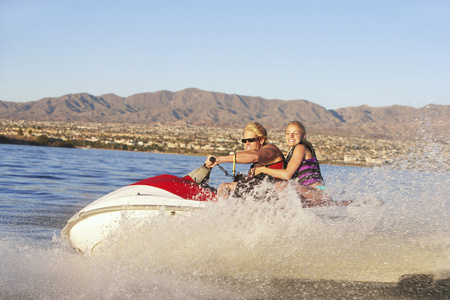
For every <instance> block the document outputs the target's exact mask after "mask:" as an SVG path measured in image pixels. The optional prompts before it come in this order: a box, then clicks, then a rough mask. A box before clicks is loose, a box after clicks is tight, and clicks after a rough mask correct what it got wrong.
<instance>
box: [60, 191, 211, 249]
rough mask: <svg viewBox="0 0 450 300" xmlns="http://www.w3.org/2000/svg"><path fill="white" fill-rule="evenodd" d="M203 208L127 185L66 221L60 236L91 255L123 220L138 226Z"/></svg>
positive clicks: (159, 192)
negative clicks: (158, 217)
mask: <svg viewBox="0 0 450 300" xmlns="http://www.w3.org/2000/svg"><path fill="white" fill-rule="evenodd" d="M204 206H205V203H204V202H202V201H194V200H186V199H183V198H181V197H180V196H177V195H175V194H173V193H170V192H168V191H165V190H163V189H160V188H157V187H152V186H147V185H130V186H126V187H123V188H121V189H118V190H116V191H114V192H112V193H110V194H108V195H106V196H103V197H101V198H99V199H98V200H96V201H94V202H92V203H91V204H89V205H88V206H86V207H85V208H83V209H82V210H81V211H79V212H78V213H76V214H75V215H74V216H73V217H72V218H70V219H69V221H68V223H67V225H66V226H65V227H64V228H63V230H62V232H61V234H62V235H63V236H65V237H66V238H67V239H68V240H69V242H70V244H71V245H72V247H74V248H75V249H76V250H77V251H79V252H81V253H84V254H92V253H93V252H94V251H95V250H96V249H97V248H98V246H99V245H100V244H101V243H102V241H104V240H105V239H106V238H107V237H108V236H109V235H110V234H111V233H113V232H114V231H115V230H116V229H117V227H118V226H119V225H120V224H121V220H122V219H123V218H125V217H126V218H127V220H132V221H133V222H139V221H140V220H141V221H143V220H147V219H148V218H152V217H155V216H158V215H161V214H166V215H178V214H184V215H185V214H190V213H191V211H192V210H194V209H199V208H203V207H204Z"/></svg>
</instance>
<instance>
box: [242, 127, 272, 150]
mask: <svg viewBox="0 0 450 300" xmlns="http://www.w3.org/2000/svg"><path fill="white" fill-rule="evenodd" d="M244 131H251V132H253V133H254V134H255V135H256V136H257V137H258V138H259V139H260V140H261V139H264V145H265V144H267V131H266V129H265V128H264V127H263V126H262V125H261V124H259V123H258V122H250V123H248V124H247V125H245V127H244Z"/></svg>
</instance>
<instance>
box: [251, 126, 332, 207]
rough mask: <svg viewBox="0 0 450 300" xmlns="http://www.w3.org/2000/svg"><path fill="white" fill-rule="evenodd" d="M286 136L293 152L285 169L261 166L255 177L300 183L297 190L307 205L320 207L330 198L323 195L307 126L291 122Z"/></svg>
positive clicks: (256, 169) (320, 176)
mask: <svg viewBox="0 0 450 300" xmlns="http://www.w3.org/2000/svg"><path fill="white" fill-rule="evenodd" d="M285 134H286V143H287V144H288V146H289V147H291V150H290V152H289V154H288V156H287V158H286V160H285V162H284V169H281V170H276V169H269V168H267V167H263V166H259V167H256V168H255V175H257V174H259V173H265V174H268V175H271V176H274V177H276V178H279V179H284V180H290V179H292V180H295V181H296V182H298V183H299V185H298V186H297V190H298V191H299V192H300V194H301V196H303V197H302V198H303V200H306V199H307V200H308V201H307V202H308V203H307V205H320V204H321V203H324V202H325V201H330V200H331V199H330V198H329V196H328V195H326V194H325V193H323V191H324V190H325V183H324V180H323V177H322V174H321V173H320V166H319V162H318V160H317V157H316V154H315V151H314V147H313V146H312V145H311V143H310V142H308V141H307V140H306V130H305V126H304V125H303V124H302V123H300V122H298V121H293V122H290V123H289V124H288V125H287V127H286V133H285ZM279 185H280V184H279ZM305 198H306V199H305Z"/></svg>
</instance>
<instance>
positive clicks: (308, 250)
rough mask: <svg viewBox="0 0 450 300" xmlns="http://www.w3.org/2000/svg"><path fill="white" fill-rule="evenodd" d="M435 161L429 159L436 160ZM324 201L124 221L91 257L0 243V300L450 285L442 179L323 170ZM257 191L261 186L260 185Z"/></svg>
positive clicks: (57, 244) (302, 293) (359, 293)
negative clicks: (425, 280)
mask: <svg viewBox="0 0 450 300" xmlns="http://www.w3.org/2000/svg"><path fill="white" fill-rule="evenodd" d="M438 161H439V159H438ZM323 173H324V174H326V175H325V177H326V180H327V186H328V189H329V192H330V194H331V196H332V197H333V199H335V200H350V199H351V200H353V203H352V204H351V205H350V206H348V207H322V208H303V207H302V205H301V203H300V201H299V200H298V197H297V196H296V195H295V193H294V191H293V190H290V189H286V190H285V191H283V193H282V194H281V195H280V197H279V199H278V200H277V201H275V202H274V201H259V200H256V199H255V198H254V197H252V196H251V195H249V196H248V197H247V198H246V199H244V200H240V199H233V198H231V199H228V200H227V201H219V202H216V203H210V204H208V206H207V208H206V209H204V210H201V211H195V212H193V213H192V214H191V215H190V216H176V217H170V216H163V215H161V216H159V217H156V218H154V219H149V220H145V222H139V223H136V222H133V221H132V220H129V219H127V212H124V213H123V219H122V221H121V230H120V231H118V232H117V233H116V234H115V235H113V236H111V237H110V238H109V239H108V240H107V241H105V242H104V243H103V244H102V245H101V246H100V247H99V248H98V249H97V251H96V252H95V253H94V255H93V256H82V255H79V254H77V253H75V252H74V251H73V250H72V249H70V247H69V246H68V245H67V244H66V241H64V240H61V239H60V238H59V237H58V234H57V233H55V238H54V243H53V245H45V246H43V245H42V244H41V241H33V242H29V241H20V240H17V239H10V238H2V239H0V255H1V257H0V258H1V260H2V264H1V267H0V291H1V292H0V298H1V299H48V298H59V299H255V298H258V299H261V298H264V299H278V298H283V297H284V298H289V297H291V298H302V297H303V298H304V299H311V298H314V299H331V298H350V297H356V298H358V297H359V298H365V299H379V298H380V297H381V298H384V299H402V297H403V296H402V295H399V294H395V292H392V290H388V289H389V287H392V285H387V287H386V285H383V286H381V285H380V286H377V285H375V286H374V285H371V286H370V287H368V286H366V285H364V282H367V283H368V282H378V283H395V282H397V280H398V279H399V277H400V276H401V275H403V274H432V275H433V276H434V279H435V280H439V279H447V278H449V277H450V252H449V249H450V224H449V222H448V220H449V219H450V213H449V205H450V202H449V197H448V195H449V194H450V191H449V187H448V182H449V174H448V172H447V171H445V169H444V170H442V168H441V171H439V168H436V169H433V172H429V171H427V172H425V171H419V170H415V169H414V168H411V167H408V168H407V169H406V168H405V169H400V170H393V169H388V168H381V167H379V168H356V167H332V166H323ZM265 188H267V187H266V186H262V187H261V189H265Z"/></svg>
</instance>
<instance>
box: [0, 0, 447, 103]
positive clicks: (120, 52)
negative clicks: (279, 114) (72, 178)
mask: <svg viewBox="0 0 450 300" xmlns="http://www.w3.org/2000/svg"><path fill="white" fill-rule="evenodd" d="M449 16H450V1H448V0H423V1H417V0H404V1H401V0H388V1H384V0H373V1H369V0H367V1H364V0H359V1H357V0H348V1H345V0H343V1H338V0H317V1H316V0H298V1H289V0H276V1H275V0H273V1H266V0H255V1H247V0H230V1H225V0H223V1H219V0H202V1H200V0H198V1H197V0H192V1H187V0H186V1H171V0H166V1H151V0H149V1H133V0H130V1H125V0H123V1H118V0H110V1H106V0H105V1H95V0H90V1H84V0H77V1H75V0H67V1H60V0H55V1H49V0H29V1H26V0H0V100H5V101H14V102H27V101H34V100H39V99H41V98H44V97H59V96H62V95H65V94H70V93H78V92H87V93H90V94H92V95H95V96H99V95H102V94H106V93H114V94H117V95H119V96H123V97H127V96H130V95H133V94H136V93H142V92H155V91H160V90H169V91H179V90H183V89H185V88H190V87H196V88H199V89H203V90H207V91H216V92H222V93H228V94H240V95H247V96H261V97H263V98H266V99H283V100H293V99H307V100H310V101H312V102H315V103H317V104H320V105H322V106H324V107H325V108H327V109H335V108H340V107H348V106H359V105H363V104H367V105H370V106H387V105H393V104H399V105H407V106H413V107H422V106H424V105H426V104H429V103H435V104H447V105H448V104H450V54H449V53H450V17H449Z"/></svg>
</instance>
